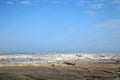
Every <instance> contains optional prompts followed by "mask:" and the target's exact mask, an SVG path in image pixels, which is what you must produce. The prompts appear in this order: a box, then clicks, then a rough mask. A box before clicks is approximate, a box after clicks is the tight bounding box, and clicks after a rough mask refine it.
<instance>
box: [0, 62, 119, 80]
mask: <svg viewBox="0 0 120 80" xmlns="http://www.w3.org/2000/svg"><path fill="white" fill-rule="evenodd" d="M0 66H1V67H0V80H120V63H119V62H116V61H110V60H101V61H99V60H78V61H57V62H42V63H8V62H1V63H0Z"/></svg>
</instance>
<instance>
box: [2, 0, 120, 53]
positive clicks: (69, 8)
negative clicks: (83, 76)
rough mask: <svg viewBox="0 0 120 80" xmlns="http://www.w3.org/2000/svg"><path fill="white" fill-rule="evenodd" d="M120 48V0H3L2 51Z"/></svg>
mask: <svg viewBox="0 0 120 80" xmlns="http://www.w3.org/2000/svg"><path fill="white" fill-rule="evenodd" d="M66 50H68V51H69V50H70V51H120V0H0V52H42V51H66Z"/></svg>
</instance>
